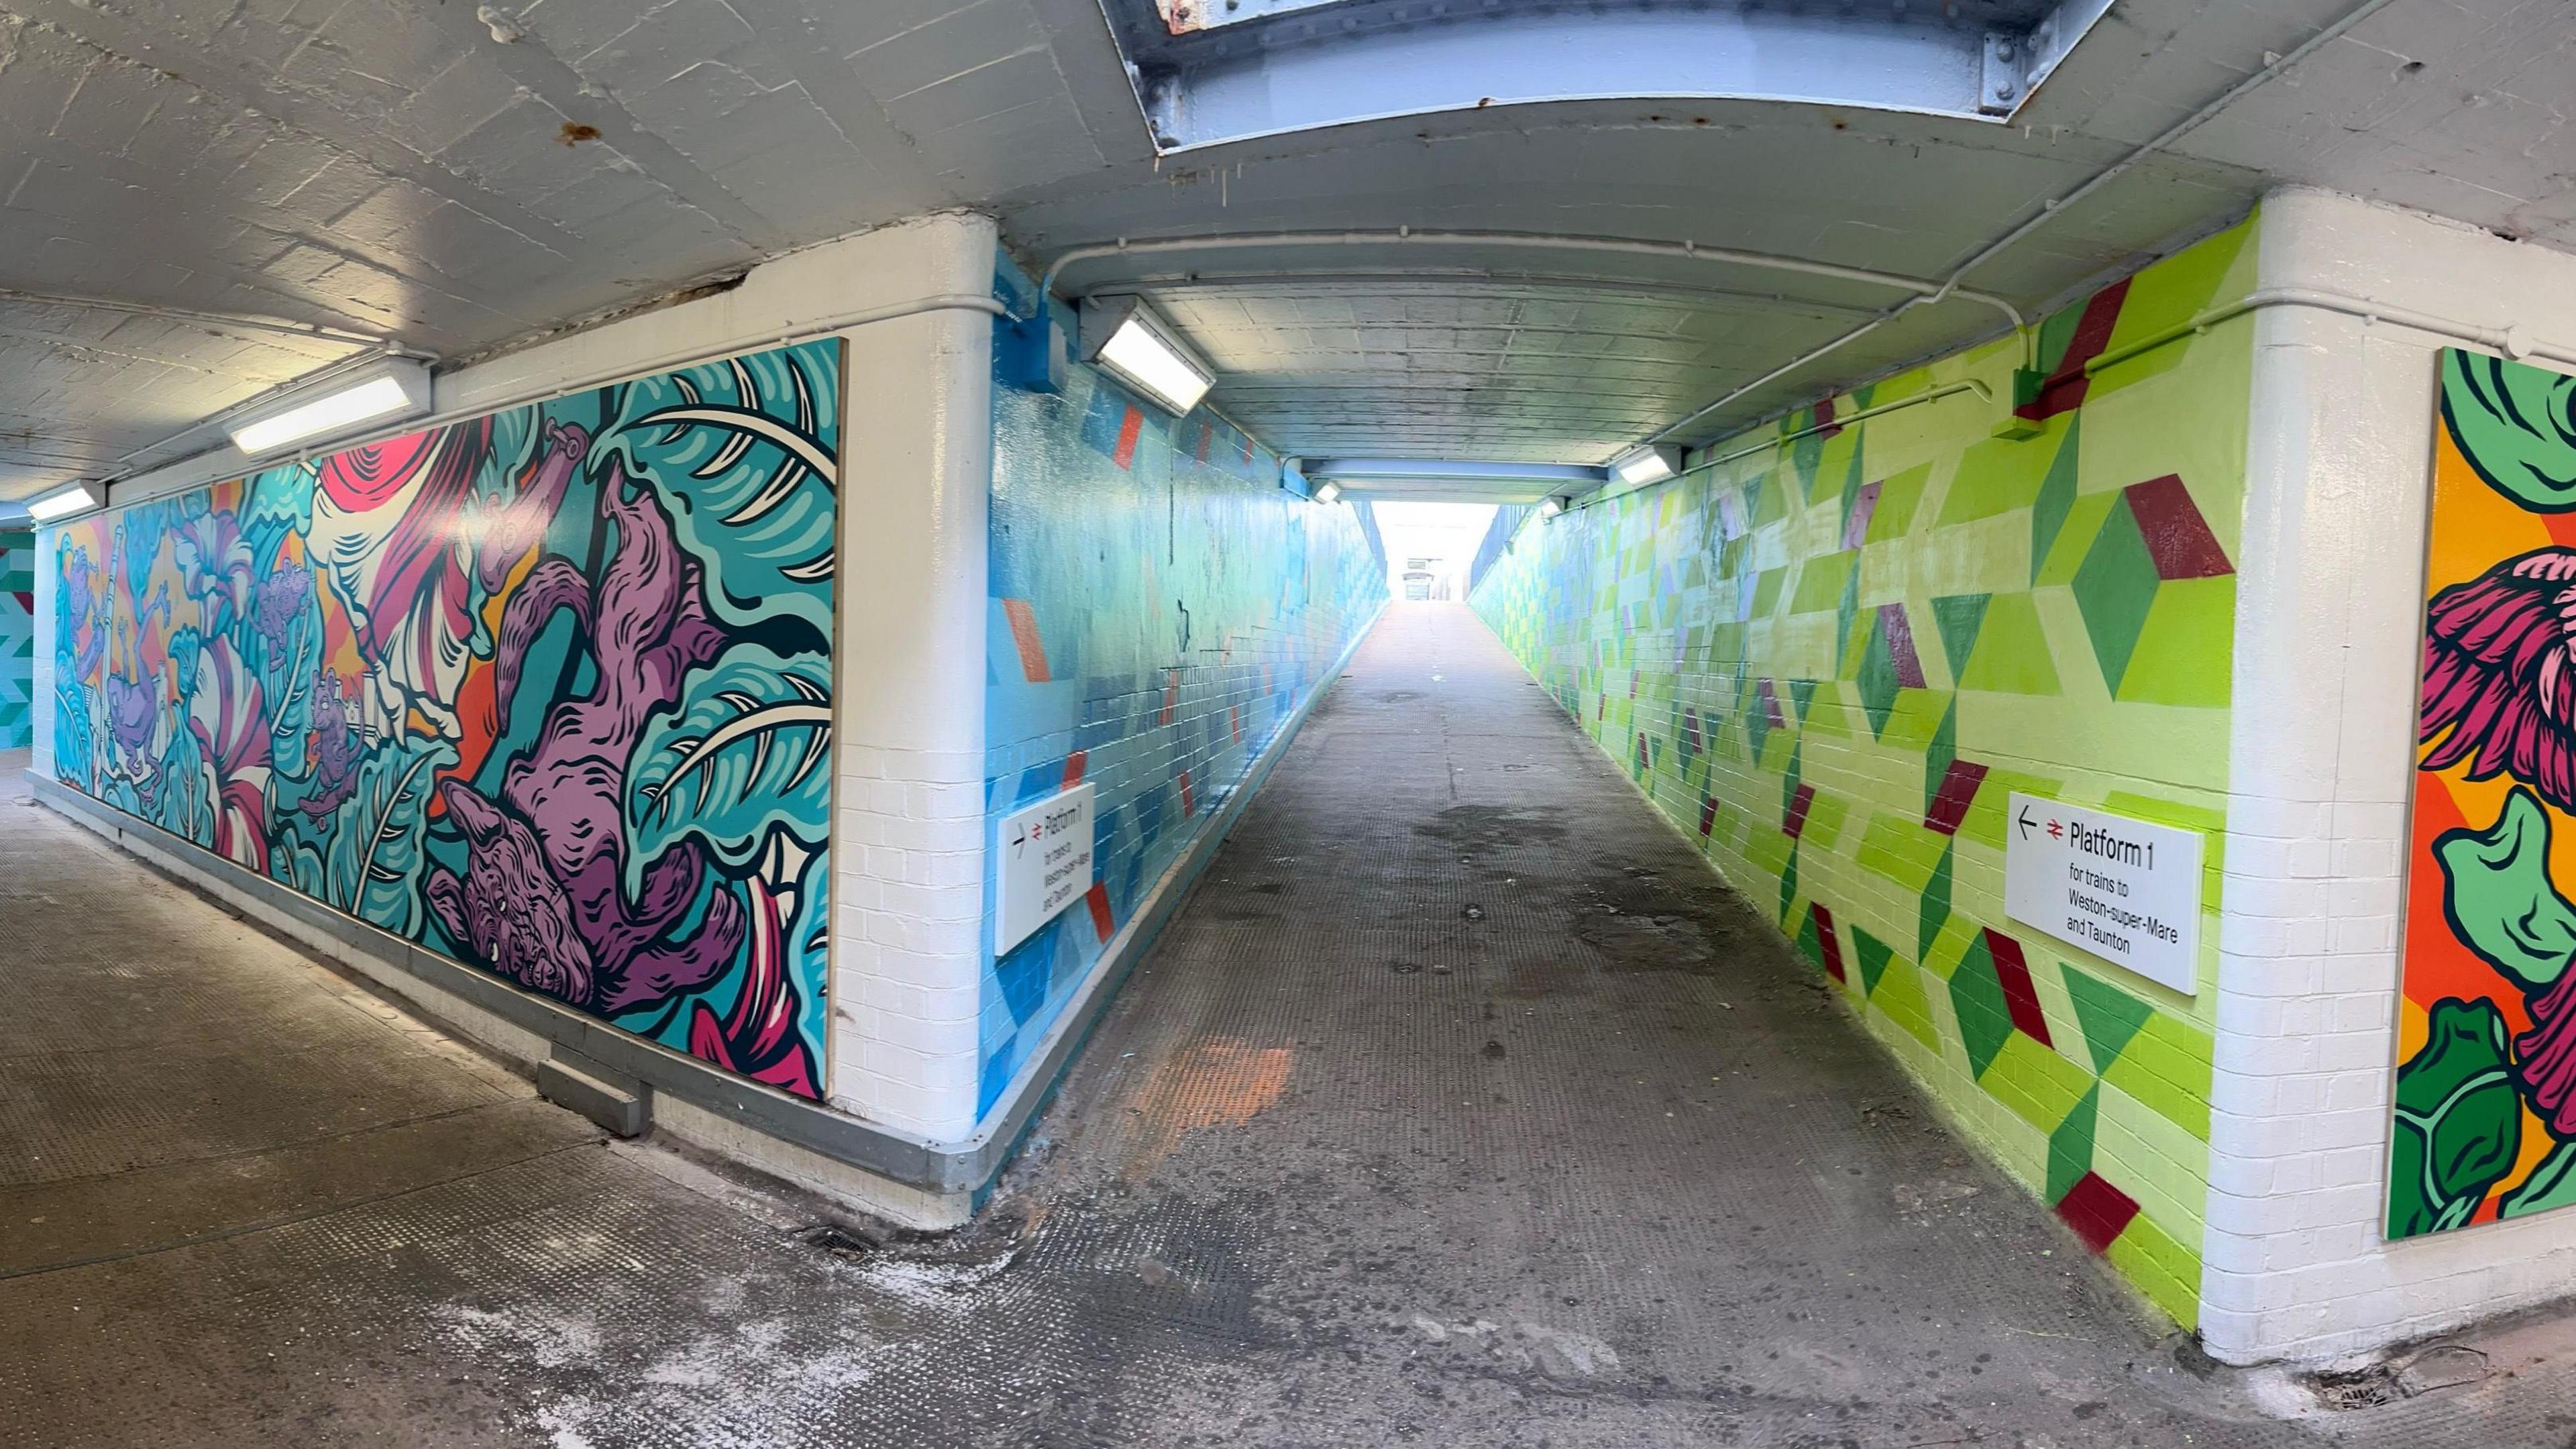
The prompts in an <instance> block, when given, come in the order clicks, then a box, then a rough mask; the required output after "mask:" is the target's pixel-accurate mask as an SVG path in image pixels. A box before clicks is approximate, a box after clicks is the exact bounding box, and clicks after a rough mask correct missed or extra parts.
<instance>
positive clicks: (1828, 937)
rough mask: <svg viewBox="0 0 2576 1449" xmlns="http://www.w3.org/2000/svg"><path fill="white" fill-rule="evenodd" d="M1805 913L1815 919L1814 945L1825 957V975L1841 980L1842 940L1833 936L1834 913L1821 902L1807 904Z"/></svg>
mask: <svg viewBox="0 0 2576 1449" xmlns="http://www.w3.org/2000/svg"><path fill="white" fill-rule="evenodd" d="M1807 913H1808V914H1809V915H1811V916H1814V917H1815V918H1816V945H1817V946H1818V947H1819V948H1821V949H1822V950H1823V952H1824V955H1825V974H1826V975H1828V976H1831V977H1833V978H1834V979H1835V980H1836V981H1840V980H1843V979H1844V977H1843V938H1842V937H1840V936H1837V935H1835V934H1834V913H1833V912H1831V911H1829V910H1826V909H1825V907H1824V903H1823V902H1821V901H1809V902H1807Z"/></svg>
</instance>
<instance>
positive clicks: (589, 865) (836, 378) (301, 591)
mask: <svg viewBox="0 0 2576 1449" xmlns="http://www.w3.org/2000/svg"><path fill="white" fill-rule="evenodd" d="M840 428H841V348H840V343H839V342H838V341H837V340H825V341H821V342H813V343H807V344H803V345H800V346H796V347H791V348H781V349H777V350H774V351H769V352H761V353H755V354H750V355H746V356H741V357H736V358H732V359H728V360H719V361H716V362H711V363H707V364H704V365H701V366H697V367H693V368H689V369H686V370H683V371H677V372H669V373H663V374H659V375H656V376H652V377H646V378H640V379H637V380H635V381H632V382H625V383H619V384H616V385H613V386H610V387H604V388H600V389H597V390H595V391H592V392H585V393H579V394H575V395H572V396H568V397H562V398H557V399H554V400H553V401H550V402H545V403H539V404H534V405H531V406H527V407H521V408H514V409H511V410H509V411H507V412H501V413H495V414H492V415H491V416H488V417H483V418H477V419H473V420H471V421H468V422H461V423H455V424H451V425H448V426H445V427H440V428H434V429H431V430H428V431H424V432H419V433H413V434H409V435H406V436H403V437H398V438H392V439H387V440H385V441H382V442H376V443H369V444H365V445H362V446H359V447H355V448H350V449H347V450H345V451H342V452H338V453H333V454H331V455H329V456H327V457H322V458H317V459H311V460H305V461H298V462H295V463H290V464H284V465H280V466H278V467H274V468H271V469H268V470H267V471H264V472H261V473H258V474H255V475H253V476H250V477H247V478H240V479H234V480H232V481H229V482H223V483H217V484H214V485H212V486H210V487H204V488H199V489H195V490H193V491H190V492H186V493H182V494H178V495H176V496H173V497H168V498H163V499H158V500H154V501H152V502H149V503H143V504H138V505H135V506H132V507H127V508H123V509H119V510H116V511H113V512H109V513H104V514H100V515H98V516H96V517H93V518H89V519H84V520H80V521H78V522H75V523H73V524H71V525H70V526H68V527H65V528H62V529H60V530H57V531H56V532H55V533H54V535H53V546H52V555H51V559H50V562H49V564H47V565H46V566H48V567H51V568H53V569H54V570H56V571H57V583H58V587H57V589H56V591H55V608H56V611H57V614H56V621H55V622H56V629H55V633H54V639H55V650H56V654H55V665H56V668H55V672H54V679H55V683H54V689H55V698H54V709H53V712H52V713H53V745H54V768H55V771H56V773H57V774H58V775H59V776H60V778H61V779H62V780H63V781H64V782H65V783H66V784H69V785H71V786H73V787H75V788H77V789H79V790H81V791H83V792H84V793H86V794H89V795H91V796H93V797H95V798H97V799H98V800H100V801H101V802H103V803H105V804H107V805H110V806H112V807H114V808H116V809H118V810H121V811H123V812H125V813H126V814H129V815H132V816H135V817H137V818H139V819H141V820H144V821H146V822H149V823H150V824H153V825H156V826H158V827H160V828H162V829H164V830H167V831H169V832H171V833H172V834H174V835H178V836H180V837H182V838H184V839H187V840H189V841H191V842H193V843H195V844H197V845H199V846H202V847H204V848H206V849H208V850H211V851H215V852H217V853H219V854H221V855H223V856H225V857H226V858H228V859H230V860H232V861H233V862H234V863H236V864H238V865H239V866H241V867H242V868H243V869H246V870H251V871H255V872H258V873H259V874H261V875H264V876H267V877H269V878H270V879H272V880H275V881H278V882H281V883H283V884H285V885H287V886H290V887H292V888H293V889H295V890H296V891H298V892H300V893H301V894H303V895H305V896H308V897H310V898H312V899H314V900H316V901H318V902H320V903H322V904H324V905H326V906H329V907H331V908H333V909H335V910H338V911H342V912H345V913H347V914H349V915H351V916H354V917H357V918H358V919H360V920H363V921H366V922H367V923H369V924H371V925H374V926H377V927H380V928H382V929H384V930H386V931H389V932H392V933H394V934H396V935H399V936H402V937H404V938H406V939H408V940H411V941H415V942H418V943H419V944H421V945H423V946H425V947H427V948H429V949H431V950H434V951H437V952H439V953H441V954H443V955H446V956H449V957H451V958H453V959H455V960H458V961H461V962H464V963H466V964H468V965H471V966H474V967H477V968H480V969H482V970H485V971H488V972H490V973H492V974H494V975H496V976H499V977H501V978H503V979H505V980H507V981H509V982H512V983H513V984H515V985H517V986H520V987H522V988H524V989H527V990H529V991H534V992H537V993H539V994H542V995H544V996H548V997H551V998H553V999H555V1000H557V1001H560V1002H563V1003H565V1004H567V1005H570V1006H573V1007H576V1008H578V1009H580V1010H582V1011H584V1012H587V1013H589V1014H591V1015H593V1016H596V1017H599V1018H602V1019H604V1020H606V1021H608V1022H610V1023H612V1024H614V1025H616V1026H617V1027H619V1028H621V1029H623V1030H626V1031H629V1032H632V1033H634V1034H636V1035H638V1036H641V1037H645V1038H647V1039H649V1040H652V1041H655V1042H659V1043H661V1044H663V1045H665V1046H668V1047H671V1048H673V1049H675V1050H678V1051H682V1052H686V1053H688V1054H689V1055H691V1056H694V1057H697V1058H699V1059H700V1060H703V1061H706V1062H709V1063H712V1064H713V1065H715V1066H717V1067H719V1068H722V1069H723V1070H725V1071H728V1072H733V1073H737V1074H739V1075H741V1076H744V1077H748V1078H750V1079H752V1080H754V1081H758V1082H763V1083H766V1084H768V1085H770V1086H772V1087H776V1088H778V1089H780V1090H783V1091H786V1092H791V1093H794V1094H796V1095H798V1096H803V1097H811V1098H819V1097H821V1096H822V1095H823V1089H824V1082H825V1079H824V1056H823V1052H824V1047H823V1041H824V1028H823V1022H824V1003H823V993H824V986H825V979H826V973H825V958H826V944H825V942H826V929H825V923H826V921H827V920H828V916H829V911H830V904H831V903H830V881H831V868H830V865H831V863H830V860H829V858H828V857H829V850H830V836H829V829H830V822H831V777H832V763H831V754H832V752H831V733H832V713H831V711H832V684H833V673H832V633H833V601H834V579H833V571H834V568H835V565H836V562H837V537H838V500H837V497H836V488H837V475H838V460H839V454H840Z"/></svg>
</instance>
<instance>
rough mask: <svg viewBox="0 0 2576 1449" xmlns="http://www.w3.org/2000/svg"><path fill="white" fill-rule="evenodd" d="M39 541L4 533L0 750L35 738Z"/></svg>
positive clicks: (0, 536) (0, 538)
mask: <svg viewBox="0 0 2576 1449" xmlns="http://www.w3.org/2000/svg"><path fill="white" fill-rule="evenodd" d="M35 619H36V536H35V534H33V533H30V532H14V533H13V532H0V750H15V749H20V748H23V747H25V746H26V744H27V743H28V742H29V741H30V740H31V739H32V738H33V737H34V736H33V734H32V731H33V728H34V724H35V710H34V704H33V695H34V689H35V676H36V624H35Z"/></svg>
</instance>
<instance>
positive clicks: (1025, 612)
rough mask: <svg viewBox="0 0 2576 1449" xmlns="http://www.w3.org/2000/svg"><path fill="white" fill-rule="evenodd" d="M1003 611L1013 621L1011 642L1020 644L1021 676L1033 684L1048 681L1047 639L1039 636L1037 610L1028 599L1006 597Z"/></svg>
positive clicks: (1003, 602)
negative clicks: (1030, 605)
mask: <svg viewBox="0 0 2576 1449" xmlns="http://www.w3.org/2000/svg"><path fill="white" fill-rule="evenodd" d="M1002 613H1003V615H1004V616H1005V617H1007V618H1008V619H1009V620H1010V621H1011V642H1012V643H1014V644H1017V645H1019V646H1020V674H1021V676H1022V677H1023V678H1025V679H1027V680H1028V682H1029V683H1031V684H1044V683H1046V682H1047V680H1048V678H1049V676H1048V674H1047V658H1046V641H1045V640H1044V639H1041V638H1039V637H1038V615H1037V610H1035V609H1033V608H1031V607H1029V601H1028V600H1026V599H1004V600H1003V601H1002Z"/></svg>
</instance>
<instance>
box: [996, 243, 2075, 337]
mask: <svg viewBox="0 0 2576 1449" xmlns="http://www.w3.org/2000/svg"><path fill="white" fill-rule="evenodd" d="M1393 244H1402V245H1405V246H1475V247H1495V248H1509V249H1515V250H1529V251H1574V252H1610V253H1617V254H1620V255H1625V256H1642V257H1665V258H1677V259H1680V260H1684V261H1695V262H1713V263H1716V264H1718V265H1720V266H1730V267H1752V268H1757V269H1760V270H1764V271H1774V272H1796V273H1798V274H1800V275H1802V276H1809V277H1831V278H1833V279H1835V280H1837V281H1844V282H1860V283H1864V284H1867V285H1869V286H1873V287H1890V288H1893V289H1895V290H1897V291H1900V292H1910V293H1912V294H1914V295H1913V298H1912V299H1911V300H1910V301H1909V302H1908V303H1907V304H1906V305H1908V306H1912V305H1916V304H1919V303H1924V302H1937V301H1942V300H1946V299H1947V298H1950V297H1957V298H1959V299H1960V300H1961V301H1965V302H1976V303H1980V304H1982V305H1984V306H1988V307H1992V308H1994V309H1995V310H1997V311H1999V312H2001V313H2003V314H2004V316H2005V317H2007V318H2009V319H2011V322H2012V325H2013V326H2015V327H2021V326H2024V325H2026V324H2025V323H2024V322H2023V319H2022V315H2021V311H2020V309H2019V308H2017V307H2015V306H2013V304H2012V303H2011V302H2009V301H2006V300H2005V299H2004V298H2002V297H1998V296H1995V295H1994V294H1992V293H1990V292H1974V291H1970V290H1968V289H1967V288H1965V287H1961V286H1959V285H1958V279H1957V278H1955V277H1954V278H1952V279H1950V280H1949V281H1947V282H1935V281H1930V280H1927V279H1925V278H1922V277H1908V276H1904V275H1901V274H1899V273H1896V272H1874V271H1871V270H1870V269H1868V268H1866V267H1845V266H1837V265H1835V264H1834V263H1832V262H1815V261H1808V260H1807V259H1805V258H1803V257H1781V256H1773V255H1772V254H1770V253H1768V252H1748V251H1737V250H1734V249H1732V248H1728V247H1704V246H1701V245H1699V244H1698V243H1696V242H1687V241H1680V242H1659V241H1638V240H1633V239H1630V238H1626V237H1603V236H1549V235H1546V234H1544V233H1541V232H1519V231H1423V230H1421V229H1420V228H1417V227H1409V226H1400V227H1396V228H1395V229H1393V230H1391V231H1388V230H1379V231H1276V232H1238V233H1234V234H1231V235H1224V236H1199V237H1158V238H1149V239H1147V240H1144V241H1129V240H1127V239H1126V238H1124V237H1122V238H1120V239H1119V240H1117V241H1114V242H1104V243H1102V244H1100V245H1098V246H1085V247H1075V248H1073V249H1071V250H1069V251H1066V252H1064V253H1062V254H1061V255H1059V256H1058V257H1057V258H1056V259H1055V260H1054V261H1052V262H1050V263H1048V264H1047V269H1046V275H1044V276H1043V277H1040V278H1039V279H1038V287H1037V296H1038V297H1039V298H1040V299H1044V298H1046V297H1050V296H1053V295H1054V293H1055V284H1056V281H1057V279H1058V278H1060V277H1062V276H1063V275H1064V270H1065V268H1067V267H1071V266H1078V265H1080V264H1081V263H1084V262H1089V261H1098V260H1101V259H1103V258H1106V257H1124V256H1157V255H1162V254H1166V253H1171V252H1204V251H1248V250H1257V249H1270V248H1278V247H1316V246H1336V247H1338V246H1383V245H1393ZM1029 315H1030V316H1035V315H1036V313H1035V312H1034V311H1032V312H1031V313H1030V314H1029ZM1022 320H1025V319H1022Z"/></svg>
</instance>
